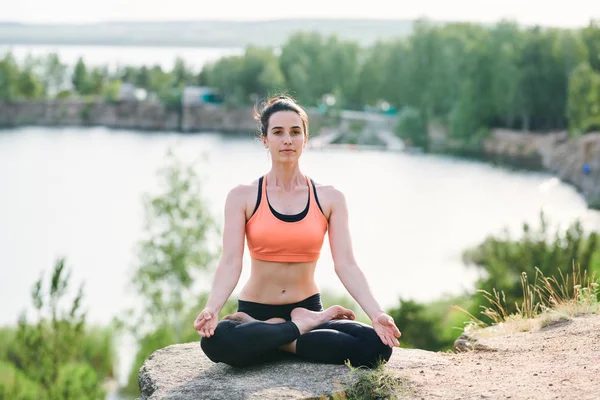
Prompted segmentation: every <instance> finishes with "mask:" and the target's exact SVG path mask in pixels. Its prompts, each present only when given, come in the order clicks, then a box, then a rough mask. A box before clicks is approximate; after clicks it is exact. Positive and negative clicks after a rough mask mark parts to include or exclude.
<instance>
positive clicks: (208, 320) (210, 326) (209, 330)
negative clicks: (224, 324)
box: [194, 308, 218, 337]
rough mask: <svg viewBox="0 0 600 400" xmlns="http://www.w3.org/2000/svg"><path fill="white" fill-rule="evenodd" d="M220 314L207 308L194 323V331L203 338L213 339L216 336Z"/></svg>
mask: <svg viewBox="0 0 600 400" xmlns="http://www.w3.org/2000/svg"><path fill="white" fill-rule="evenodd" d="M217 320H218V313H217V312H215V311H214V310H211V309H209V308H205V309H204V310H202V311H201V312H200V314H198V317H197V318H196V320H195V321H194V329H195V330H196V331H197V332H198V335H200V336H202V337H211V336H212V335H214V334H215V329H216V328H217V323H218V321H217Z"/></svg>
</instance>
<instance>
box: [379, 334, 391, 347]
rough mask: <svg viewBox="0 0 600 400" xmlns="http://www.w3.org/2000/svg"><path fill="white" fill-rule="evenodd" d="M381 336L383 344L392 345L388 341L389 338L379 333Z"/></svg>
mask: <svg viewBox="0 0 600 400" xmlns="http://www.w3.org/2000/svg"><path fill="white" fill-rule="evenodd" d="M379 338H380V339H381V341H382V342H383V344H385V345H386V346H389V345H390V343H389V342H388V340H387V338H386V337H385V336H384V335H379Z"/></svg>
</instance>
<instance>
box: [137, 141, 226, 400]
mask: <svg viewBox="0 0 600 400" xmlns="http://www.w3.org/2000/svg"><path fill="white" fill-rule="evenodd" d="M157 175H158V178H159V183H160V190H161V191H160V192H159V193H158V194H156V195H155V196H154V197H150V196H145V200H144V208H145V215H146V216H145V219H146V228H145V233H144V235H143V238H142V239H141V240H140V242H139V244H138V246H137V249H138V251H137V252H138V259H139V263H138V265H137V266H136V268H135V270H134V273H133V275H132V279H131V283H132V285H133V287H134V288H135V290H136V292H137V294H138V295H139V296H140V298H141V303H142V308H141V310H137V311H130V312H129V314H130V315H131V316H130V317H128V319H127V320H126V321H125V325H126V327H127V328H129V330H130V332H131V333H132V334H133V335H134V336H135V337H136V339H137V341H138V344H139V346H140V347H139V349H138V352H137V355H136V360H135V365H134V366H133V368H132V370H131V373H130V377H129V382H128V389H127V390H128V391H129V392H135V391H137V374H138V371H139V368H140V366H141V363H142V362H143V361H144V360H145V359H146V358H148V356H149V355H150V354H151V353H152V352H154V351H155V350H157V349H160V348H162V347H165V346H168V345H170V344H174V343H180V342H182V341H189V340H192V339H191V338H193V337H194V336H195V337H196V338H197V334H196V332H195V331H194V330H193V329H192V322H193V319H194V317H195V315H194V313H197V311H198V306H199V305H198V302H197V301H195V300H196V299H197V300H200V299H201V298H202V296H201V295H199V294H197V293H195V291H194V287H193V284H194V282H195V280H196V278H199V277H200V276H202V274H203V273H206V272H208V271H211V270H212V269H213V267H214V262H215V261H216V259H217V257H218V256H219V253H220V246H219V245H217V244H216V243H217V236H218V234H219V231H220V230H219V228H218V225H217V224H216V222H215V220H214V218H213V217H212V216H211V215H210V213H209V211H208V206H207V204H206V202H205V200H204V199H203V195H202V190H203V188H202V183H201V181H200V179H199V178H198V175H197V174H196V172H195V165H194V164H193V163H192V164H188V165H186V164H184V163H183V162H181V161H180V160H178V159H177V157H176V156H175V154H174V152H173V151H172V150H169V151H168V153H167V163H166V165H165V166H164V167H163V168H161V169H160V170H159V171H158V173H157ZM191 315H193V317H192V316H191Z"/></svg>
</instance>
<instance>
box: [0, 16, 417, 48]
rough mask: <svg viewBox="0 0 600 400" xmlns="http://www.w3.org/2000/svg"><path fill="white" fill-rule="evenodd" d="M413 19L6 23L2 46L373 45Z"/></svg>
mask: <svg viewBox="0 0 600 400" xmlns="http://www.w3.org/2000/svg"><path fill="white" fill-rule="evenodd" d="M413 23H414V21H413V20H368V19H360V20H359V19H355V20H352V19H318V20H317V19H315V20H312V19H311V20H304V19H298V20H273V21H252V22H248V21H208V20H207V21H169V22H105V23H95V24H85V25H76V24H70V25H68V24H57V25H49V24H20V23H11V22H4V23H3V22H0V44H65V45H67V44H69V45H111V46H116V45H127V46H202V47H245V46H246V45H249V44H254V45H258V46H280V45H281V44H283V43H284V42H285V41H286V40H287V38H288V37H289V35H290V34H292V33H294V32H297V31H302V30H310V31H316V32H321V33H323V34H326V35H329V34H337V35H339V36H340V37H341V38H344V39H350V40H355V41H358V42H359V43H360V44H361V45H370V44H372V43H374V42H375V41H376V40H377V39H390V38H396V37H404V36H406V35H408V34H410V32H411V31H412V29H413Z"/></svg>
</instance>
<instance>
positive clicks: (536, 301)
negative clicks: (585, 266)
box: [455, 264, 600, 337]
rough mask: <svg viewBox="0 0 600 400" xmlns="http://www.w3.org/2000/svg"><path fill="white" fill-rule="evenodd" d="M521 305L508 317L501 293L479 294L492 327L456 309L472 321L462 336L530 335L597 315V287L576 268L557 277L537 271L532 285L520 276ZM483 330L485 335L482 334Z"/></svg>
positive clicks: (485, 292) (598, 308)
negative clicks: (475, 334) (583, 317)
mask: <svg viewBox="0 0 600 400" xmlns="http://www.w3.org/2000/svg"><path fill="white" fill-rule="evenodd" d="M521 286H522V288H523V302H522V303H521V304H516V308H517V312H516V313H513V314H508V312H507V311H506V310H507V306H506V298H505V296H504V292H498V291H497V290H496V289H494V290H493V291H492V293H490V292H487V291H485V290H479V292H480V293H482V294H483V296H484V298H485V299H486V300H487V301H488V303H489V304H490V305H489V306H483V307H482V308H483V310H482V311H481V313H482V314H483V315H485V316H487V317H488V318H490V319H491V320H492V321H493V325H492V326H491V327H488V324H486V323H485V322H483V321H481V320H480V319H479V318H477V317H475V316H473V315H472V314H470V313H469V312H468V311H467V310H465V309H463V308H461V307H458V306H455V308H456V309H459V310H461V311H463V312H465V313H466V314H468V315H469V317H470V319H471V321H470V323H469V324H468V325H467V327H466V328H465V332H471V333H474V332H477V333H478V334H479V336H480V337H489V336H495V335H497V334H506V333H514V332H525V331H531V330H534V329H538V328H543V327H545V326H548V325H551V324H553V323H556V322H558V321H562V320H567V319H570V318H572V317H576V316H578V315H583V314H597V313H600V302H599V297H600V296H599V295H600V287H599V284H598V281H597V280H596V278H595V276H594V275H592V276H590V275H588V274H587V271H584V272H583V273H582V272H581V267H580V266H579V265H577V266H575V264H573V271H572V273H570V274H567V275H563V274H562V272H560V271H559V276H558V278H557V277H554V276H550V277H546V276H544V274H543V273H542V271H540V270H539V269H538V268H536V276H535V280H534V282H533V283H529V282H528V278H527V274H525V273H523V274H522V276H521ZM483 328H486V329H485V332H483V330H482V329H483Z"/></svg>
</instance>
